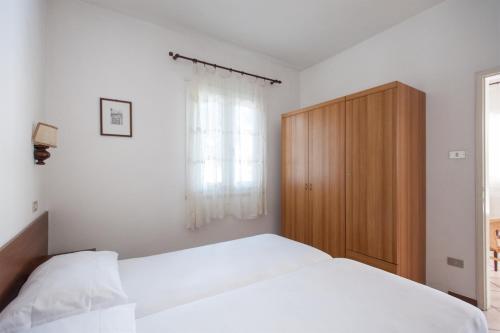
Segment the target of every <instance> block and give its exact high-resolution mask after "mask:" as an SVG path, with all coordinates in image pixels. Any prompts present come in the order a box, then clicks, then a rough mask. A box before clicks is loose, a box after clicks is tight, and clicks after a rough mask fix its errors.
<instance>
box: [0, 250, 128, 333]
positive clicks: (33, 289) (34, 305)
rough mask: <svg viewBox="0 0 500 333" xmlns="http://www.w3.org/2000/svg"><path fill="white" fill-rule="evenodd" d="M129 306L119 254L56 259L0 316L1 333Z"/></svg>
mask: <svg viewBox="0 0 500 333" xmlns="http://www.w3.org/2000/svg"><path fill="white" fill-rule="evenodd" d="M124 303H127V295H125V293H124V291H123V289H122V283H121V280H120V275H119V272H118V255H117V254H116V253H115V252H107V251H101V252H93V251H84V252H75V253H70V254H64V255H59V256H55V257H52V258H51V259H50V260H48V261H47V262H45V263H44V264H42V265H40V266H39V267H38V268H37V269H36V270H35V271H33V273H31V275H30V277H29V278H28V281H26V283H25V284H24V286H23V287H22V288H21V291H20V292H19V295H18V296H17V298H16V299H14V300H13V301H12V302H11V303H10V304H9V305H8V306H7V307H6V308H5V309H4V311H3V312H2V313H1V314H0V332H2V333H15V332H19V331H21V330H25V329H28V328H31V327H34V326H37V325H41V324H44V323H47V322H51V321H54V320H57V319H60V318H64V317H68V316H72V315H76V314H81V313H85V312H90V311H93V310H99V309H105V308H109V307H112V306H115V305H120V304H124Z"/></svg>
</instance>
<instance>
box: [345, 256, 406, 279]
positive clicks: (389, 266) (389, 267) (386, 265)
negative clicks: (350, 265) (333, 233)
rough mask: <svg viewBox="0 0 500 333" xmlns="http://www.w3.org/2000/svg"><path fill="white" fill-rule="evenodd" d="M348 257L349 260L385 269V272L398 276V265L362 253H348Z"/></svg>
mask: <svg viewBox="0 0 500 333" xmlns="http://www.w3.org/2000/svg"><path fill="white" fill-rule="evenodd" d="M346 256H347V258H349V259H353V260H356V261H359V262H362V263H364V264H367V265H370V266H373V267H377V268H380V269H383V270H384V271H386V272H389V273H393V274H397V265H396V264H393V263H390V262H387V261H383V260H380V259H377V258H373V257H370V256H367V255H364V254H362V253H357V252H354V251H351V250H347V251H346Z"/></svg>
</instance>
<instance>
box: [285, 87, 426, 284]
mask: <svg viewBox="0 0 500 333" xmlns="http://www.w3.org/2000/svg"><path fill="white" fill-rule="evenodd" d="M343 101H345V112H344V117H345V128H344V129H342V128H341V126H340V127H339V126H338V125H339V124H341V123H342V120H341V119H340V115H341V112H339V110H340V109H341V107H340V106H339V105H341V104H342V103H343ZM425 103H426V102H425V94H424V93H423V92H421V91H419V90H417V89H414V88H412V87H409V86H407V85H404V84H402V83H400V82H391V83H388V84H385V85H381V86H378V87H374V88H371V89H367V90H364V91H361V92H358V93H355V94H351V95H348V96H346V97H344V98H339V99H336V100H332V101H328V102H325V103H320V104H316V105H313V106H311V107H306V108H303V109H300V110H297V111H293V112H291V113H288V114H286V115H283V116H282V122H283V133H282V134H283V137H282V142H283V144H282V147H283V148H282V149H283V151H282V154H283V158H284V159H283V164H282V168H283V169H282V175H283V179H282V198H283V202H282V206H283V208H282V216H283V217H284V218H283V221H284V222H283V229H284V234H285V236H288V237H290V238H292V239H297V240H299V241H303V242H305V243H308V244H312V245H314V246H315V247H318V248H320V249H322V250H324V251H325V252H328V253H330V254H331V255H333V256H342V253H344V252H345V255H346V256H347V257H348V258H351V259H354V260H358V261H361V262H364V263H367V264H369V265H372V266H375V267H378V268H381V269H384V270H387V271H389V272H392V273H396V274H398V275H401V276H403V277H406V278H409V279H412V280H414V281H417V282H422V283H425V276H426V272H425V257H426V253H425V239H426V206H425V195H426V194H425V191H426V189H425V177H426V174H425V172H426V171H425V170H426V161H425V154H426V151H425V145H426V140H425V136H426V132H425V127H426V120H425V112H426V111H425ZM297 117H301V118H297ZM292 119H294V120H292ZM297 119H308V122H309V125H308V127H309V130H308V134H305V132H306V131H305V130H304V129H303V128H302V127H301V126H302V125H301V126H299V128H300V130H298V129H297V124H298V123H301V124H302V121H300V122H299V121H298V120H297ZM303 121H304V122H305V120H303ZM297 133H298V134H297ZM342 133H344V134H342ZM342 135H344V141H343V140H342ZM307 140H309V141H307ZM304 142H308V148H306V147H304ZM343 146H344V147H345V153H344V154H345V155H344V156H345V176H344V184H343V185H342V180H341V178H342V177H339V175H338V173H337V172H338V171H339V170H341V169H342V163H341V162H340V161H341V160H342V155H343V154H342V152H341V150H342V147H343ZM292 155H293V156H295V157H296V158H297V159H295V160H294V159H293V158H291V157H290V156H292ZM302 158H304V159H305V160H301V159H302ZM299 160H300V161H299ZM304 161H306V162H307V163H308V166H307V167H306V166H305V165H304V163H305V162H304ZM294 164H297V165H294ZM306 169H308V173H307V172H306V171H305V170H306ZM303 172H306V173H305V174H304V173H303ZM289 182H292V183H290V184H289ZM303 182H305V183H306V184H307V182H309V183H310V185H312V187H310V186H309V191H308V192H309V193H307V191H306V193H304V192H303V191H300V190H303V189H306V188H307V186H304V187H300V186H301V185H303V184H302V183H303ZM294 184H295V185H294ZM297 184H299V185H298V186H297ZM342 186H344V188H345V197H344V198H342V197H343V196H342V194H341V193H339V192H337V190H339V189H341V188H342ZM304 198H308V200H309V201H308V202H309V204H308V205H305V208H304V206H303V205H302V202H303V200H304ZM297 202H299V205H298V206H296V205H297ZM342 202H344V205H345V208H343V207H342V206H343V204H342ZM294 205H295V206H294ZM307 212H309V215H308V216H309V220H306V222H301V221H304V216H307ZM343 215H344V216H345V231H343V230H342V223H338V222H339V221H341V220H342V216H343ZM309 221H310V222H309ZM325 221H327V223H325ZM301 223H303V224H302V225H301ZM297 234H298V235H299V236H297ZM289 235H291V236H289ZM344 235H345V236H344ZM344 237H345V242H343V238H344ZM343 243H344V244H345V249H344V250H343V249H342V246H343V245H342V244H343Z"/></svg>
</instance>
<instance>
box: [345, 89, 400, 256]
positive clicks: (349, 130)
mask: <svg viewBox="0 0 500 333" xmlns="http://www.w3.org/2000/svg"><path fill="white" fill-rule="evenodd" d="M396 101H397V100H396V91H395V89H392V88H391V89H388V90H385V91H382V92H375V93H373V94H370V95H367V96H362V97H358V98H355V99H353V100H350V101H347V103H346V110H347V111H346V112H347V115H346V170H347V174H346V179H347V180H346V192H347V194H346V205H347V208H346V237H347V249H348V250H350V251H353V252H356V253H359V254H364V255H366V256H369V257H373V258H377V259H380V260H383V261H386V262H390V263H396V253H395V250H396V242H395V236H396V235H395V233H396V222H395V216H394V188H395V179H394V178H395V172H394V170H395V158H394V156H395V154H394V145H395V138H394V129H395V121H394V119H395V117H394V113H395V111H396Z"/></svg>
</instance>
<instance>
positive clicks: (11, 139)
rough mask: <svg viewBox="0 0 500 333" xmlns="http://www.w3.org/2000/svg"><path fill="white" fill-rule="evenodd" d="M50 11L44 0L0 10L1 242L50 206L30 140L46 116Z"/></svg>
mask: <svg viewBox="0 0 500 333" xmlns="http://www.w3.org/2000/svg"><path fill="white" fill-rule="evenodd" d="M45 15H46V3H45V1H44V0H6V1H3V2H2V9H1V11H0V50H1V51H0V73H1V74H0V100H1V101H2V107H1V111H0V114H1V117H2V118H1V121H0V142H2V150H1V154H0V155H1V160H0V162H1V163H0V221H1V222H0V246H2V245H3V244H5V243H6V242H7V241H9V240H10V239H11V238H12V237H13V236H14V235H16V234H17V233H19V232H20V231H21V230H22V229H23V228H24V227H26V226H27V225H28V224H29V223H30V222H32V221H33V220H34V219H35V218H36V217H37V216H38V215H39V214H40V213H41V212H43V211H44V208H45V201H44V200H43V198H42V193H41V177H42V172H43V167H37V166H35V165H34V160H33V145H32V144H31V135H32V127H33V125H34V124H36V122H38V121H41V120H43V119H42V118H43V106H44V105H43V104H44V103H43V96H44V91H43V85H42V84H43V72H44V71H43V62H44V44H45ZM34 200H39V205H40V206H39V211H38V212H37V213H32V202H33V201H34Z"/></svg>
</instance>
